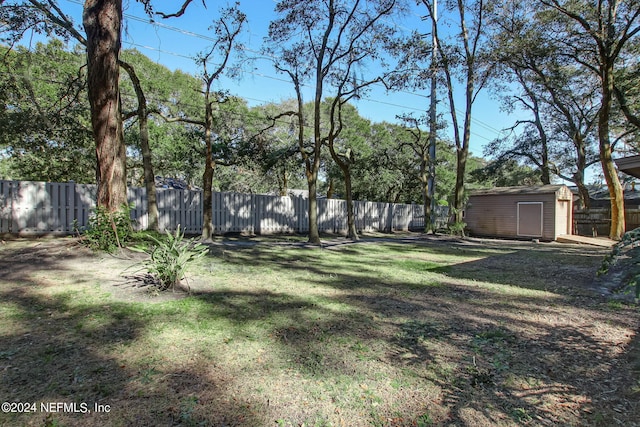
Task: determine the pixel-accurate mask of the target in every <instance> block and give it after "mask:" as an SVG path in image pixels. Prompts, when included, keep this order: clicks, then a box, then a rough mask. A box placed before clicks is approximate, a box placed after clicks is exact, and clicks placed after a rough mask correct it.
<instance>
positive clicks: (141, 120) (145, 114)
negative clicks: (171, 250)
mask: <svg viewBox="0 0 640 427" xmlns="http://www.w3.org/2000/svg"><path fill="white" fill-rule="evenodd" d="M120 65H121V66H122V68H124V70H125V71H126V72H127V74H129V78H130V79H131V83H133V88H134V89H135V92H136V98H137V99H138V111H137V115H138V129H139V130H140V150H141V151H142V169H143V171H144V186H145V189H146V190H147V213H148V216H149V224H148V229H149V230H154V231H158V203H157V197H156V179H155V174H154V173H153V163H152V161H151V146H150V145H149V111H148V109H147V98H146V97H145V95H144V91H143V90H142V85H141V84H140V79H139V78H138V75H137V74H136V71H135V69H134V68H133V67H132V66H131V65H130V64H127V63H126V62H124V61H120Z"/></svg>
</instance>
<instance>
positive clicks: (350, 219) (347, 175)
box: [341, 164, 358, 240]
mask: <svg viewBox="0 0 640 427" xmlns="http://www.w3.org/2000/svg"><path fill="white" fill-rule="evenodd" d="M341 169H342V173H343V174H344V187H345V192H346V198H347V238H348V239H351V240H358V231H357V230H356V216H355V213H354V209H353V190H352V185H351V167H350V165H349V164H346V165H345V166H344V167H342V166H341Z"/></svg>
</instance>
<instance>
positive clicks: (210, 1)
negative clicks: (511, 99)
mask: <svg viewBox="0 0 640 427" xmlns="http://www.w3.org/2000/svg"><path fill="white" fill-rule="evenodd" d="M152 3H153V5H154V7H155V9H156V10H157V11H162V12H175V11H177V9H178V8H179V5H181V4H182V1H170V0H155V1H153V2H152ZM410 3H413V2H410ZM58 4H59V6H60V7H61V9H62V10H63V11H64V12H65V13H66V14H67V15H68V16H70V17H71V18H72V19H73V21H74V23H75V25H76V27H77V28H78V29H79V30H80V32H81V33H82V34H84V29H83V28H82V7H83V0H58ZM123 4H124V26H123V34H122V48H123V49H133V48H135V49H137V50H138V51H140V52H141V53H143V54H144V55H146V56H147V57H149V58H150V59H151V60H153V61H155V62H157V63H159V64H162V65H164V66H166V67H167V68H169V69H171V70H176V69H180V70H182V71H184V72H187V73H189V74H192V75H198V74H199V73H200V72H201V70H200V68H199V67H198V66H197V64H196V61H195V57H196V56H197V55H198V54H199V53H201V52H204V51H205V50H206V49H207V48H208V47H211V45H212V43H213V35H212V32H211V31H210V28H209V27H210V26H211V24H212V23H213V21H214V20H215V19H216V17H218V16H219V13H218V10H219V8H220V7H221V6H224V5H227V4H228V3H227V2H224V1H221V0H206V4H207V7H205V6H204V5H203V1H202V0H195V1H193V2H192V3H191V4H190V5H189V7H188V8H187V10H186V13H185V14H184V15H183V16H181V17H179V18H171V19H161V18H158V19H156V22H155V23H151V22H150V20H149V17H148V16H147V15H146V13H145V12H144V10H143V8H142V6H141V4H140V3H138V2H137V1H136V0H123ZM275 5H276V1H275V0H240V9H241V10H242V11H243V12H244V13H245V14H246V15H247V24H246V26H245V31H244V32H243V33H242V35H241V42H242V43H243V44H244V47H245V51H246V52H245V53H246V55H247V56H248V57H254V58H255V59H254V60H253V61H252V64H251V67H250V68H248V69H247V70H246V71H245V72H244V73H243V75H242V77H241V78H240V79H236V80H231V79H228V78H222V79H221V80H220V81H219V82H218V83H217V86H215V87H214V88H213V89H215V90H228V91H229V92H230V93H231V94H232V95H236V96H239V97H242V98H244V99H245V100H246V101H247V102H248V104H249V106H256V105H261V104H265V103H278V102H280V101H283V100H286V99H290V98H295V91H294V87H293V84H292V83H291V81H290V80H289V79H288V77H287V76H286V75H283V74H278V73H277V72H276V70H275V69H274V67H273V63H272V62H271V61H270V60H269V59H268V58H265V57H264V56H263V55H262V54H261V53H260V51H261V48H262V45H263V40H264V38H265V36H266V35H267V31H268V27H269V23H270V22H271V21H272V20H273V19H275V18H276V13H275V12H274V8H275ZM442 9H443V8H442V7H440V17H439V18H440V21H441V22H442V23H443V24H444V25H443V28H447V25H446V24H448V22H446V21H447V16H446V15H444V14H443V12H442ZM425 14H426V11H425V10H424V8H420V7H416V9H415V10H413V11H412V13H411V14H410V15H409V16H407V17H405V18H403V19H402V20H398V21H395V24H396V25H398V27H399V28H400V29H402V30H404V31H406V32H407V33H409V32H410V31H412V30H414V29H416V28H417V29H418V31H419V32H420V33H423V34H430V30H431V28H430V22H429V20H423V19H421V16H423V15H425ZM441 31H442V30H441ZM25 40H29V38H28V37H25ZM33 40H38V37H37V36H34V37H33V39H32V42H34V41H33ZM440 89H442V88H440ZM307 90H308V92H307V93H306V94H304V93H303V96H304V97H305V99H304V100H305V101H310V100H311V89H310V87H307ZM303 92H304V88H303ZM327 95H328V96H330V93H327ZM445 96H446V95H445V93H443V92H442V91H440V93H439V97H438V110H437V111H438V114H439V115H441V117H443V118H444V121H445V122H446V123H447V127H446V129H444V130H443V131H442V132H441V133H440V134H439V135H438V137H439V138H441V139H445V140H448V141H450V142H453V128H452V126H451V120H450V114H449V110H448V104H447V102H446V99H445ZM463 96H464V88H463V87H462V86H460V87H458V89H457V90H456V93H455V97H456V102H457V109H458V115H459V118H458V120H460V121H461V120H462V119H461V117H462V115H463V112H462V110H463V109H464V103H463V99H462V97H463ZM429 102H430V100H429V96H428V88H427V89H424V90H416V91H414V90H404V91H399V92H388V91H387V90H386V89H385V88H384V87H383V86H382V85H381V84H380V85H376V86H373V87H371V90H370V91H369V92H368V93H366V94H365V95H364V96H363V97H362V99H361V100H359V101H357V102H355V103H354V105H355V106H356V107H357V109H358V111H359V113H360V115H361V116H363V117H366V118H368V119H369V120H371V121H373V122H382V121H387V122H399V120H398V119H397V116H398V115H403V114H413V115H414V116H415V117H418V116H420V115H422V114H426V113H427V111H428V108H429ZM523 118H526V116H525V115H524V113H522V112H515V113H510V114H509V113H506V112H505V111H503V110H502V108H501V103H500V100H499V99H498V96H497V95H496V94H494V93H492V92H490V91H489V90H487V89H483V90H482V91H481V92H480V94H479V95H478V97H477V99H476V102H475V103H474V106H473V111H472V121H471V141H470V151H471V154H472V155H474V156H478V157H484V152H483V150H484V148H485V146H486V145H487V144H488V143H489V142H491V141H493V140H495V139H496V138H499V137H504V136H506V135H507V133H506V131H505V130H504V129H507V128H509V127H511V126H513V124H514V123H515V121H516V120H518V119H523ZM460 125H461V126H462V122H461V123H460ZM598 172H599V166H598V165H596V166H593V167H591V168H589V169H588V170H587V175H586V177H587V179H586V181H587V183H591V182H593V181H594V180H596V176H597V174H598ZM561 182H562V183H565V184H567V185H572V184H571V183H569V182H564V181H561Z"/></svg>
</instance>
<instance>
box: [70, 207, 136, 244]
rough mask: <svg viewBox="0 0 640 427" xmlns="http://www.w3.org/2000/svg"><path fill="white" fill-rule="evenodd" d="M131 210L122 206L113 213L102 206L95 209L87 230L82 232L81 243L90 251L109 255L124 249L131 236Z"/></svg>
mask: <svg viewBox="0 0 640 427" xmlns="http://www.w3.org/2000/svg"><path fill="white" fill-rule="evenodd" d="M131 209H133V205H131V206H128V205H122V207H121V208H120V209H119V210H117V211H115V212H109V211H108V210H107V209H106V208H105V207H104V206H98V207H96V209H95V211H94V212H93V213H92V214H91V216H90V217H89V224H88V227H87V229H86V230H84V231H83V232H82V242H83V243H85V244H86V245H87V246H89V247H90V248H91V249H94V250H100V251H105V252H109V253H112V252H115V251H116V250H117V249H119V248H123V247H125V246H126V244H127V243H128V242H130V241H131V236H132V235H133V227H132V225H131Z"/></svg>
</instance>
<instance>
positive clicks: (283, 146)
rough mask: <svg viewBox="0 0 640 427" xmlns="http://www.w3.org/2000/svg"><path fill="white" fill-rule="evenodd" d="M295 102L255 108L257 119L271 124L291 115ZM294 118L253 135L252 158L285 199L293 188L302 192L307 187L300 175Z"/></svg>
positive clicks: (274, 124) (279, 122) (284, 119)
mask: <svg viewBox="0 0 640 427" xmlns="http://www.w3.org/2000/svg"><path fill="white" fill-rule="evenodd" d="M295 103H296V101H295V100H292V99H290V100H285V101H282V102H281V103H280V104H265V105H262V106H260V107H255V108H254V109H253V110H255V111H256V112H257V117H261V118H262V120H260V121H261V122H269V118H270V117H275V116H277V115H278V114H279V112H280V111H291V110H293V109H294V108H295ZM295 129H296V121H295V117H292V116H282V117H280V119H278V120H276V121H273V122H272V123H271V124H270V125H269V126H268V127H267V128H266V129H263V130H262V131H257V129H256V131H257V132H254V134H256V136H255V137H254V147H253V148H254V151H255V153H254V154H253V155H252V156H251V157H253V158H254V159H255V160H256V162H257V163H258V164H259V165H260V167H261V170H262V174H263V178H265V179H266V180H267V181H268V182H273V181H275V182H274V184H275V187H276V188H277V189H278V194H280V195H281V196H286V195H287V194H288V190H289V189H290V188H300V187H301V186H302V185H304V181H305V180H304V177H303V176H302V175H301V173H298V171H299V170H301V167H302V164H301V162H300V160H299V157H298V154H299V151H298V144H297V141H296V134H295Z"/></svg>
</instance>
